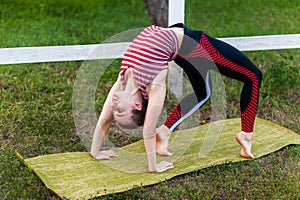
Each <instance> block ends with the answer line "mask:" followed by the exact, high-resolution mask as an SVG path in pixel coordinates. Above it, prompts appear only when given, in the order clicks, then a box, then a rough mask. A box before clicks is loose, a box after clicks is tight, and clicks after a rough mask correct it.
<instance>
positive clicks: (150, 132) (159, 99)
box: [143, 70, 173, 172]
mask: <svg viewBox="0 0 300 200" xmlns="http://www.w3.org/2000/svg"><path fill="white" fill-rule="evenodd" d="M166 76H167V70H163V71H161V72H160V73H159V74H158V75H157V76H156V78H155V79H154V80H153V82H152V83H151V85H150V88H149V91H148V93H149V95H148V96H149V102H148V108H147V113H146V117H145V122H144V129H143V137H144V142H145V148H146V152H147V157H148V170H149V171H150V172H163V171H165V170H167V169H170V168H173V163H168V162H162V163H159V164H157V163H156V125H157V121H158V118H159V116H160V113H161V111H162V108H163V104H164V100H165V96H166Z"/></svg>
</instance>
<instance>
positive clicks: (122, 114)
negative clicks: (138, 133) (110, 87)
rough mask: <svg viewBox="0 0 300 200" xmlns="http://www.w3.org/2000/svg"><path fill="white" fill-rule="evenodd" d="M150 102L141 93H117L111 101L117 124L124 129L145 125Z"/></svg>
mask: <svg viewBox="0 0 300 200" xmlns="http://www.w3.org/2000/svg"><path fill="white" fill-rule="evenodd" d="M147 105H148V101H147V100H145V99H144V98H143V97H142V95H141V93H140V91H136V92H134V93H128V92H126V91H117V92H115V93H114V94H113V96H112V99H111V107H112V111H113V116H114V119H115V120H116V122H117V123H118V124H119V125H120V126H121V127H124V128H135V127H137V126H142V125H143V124H144V120H145V115H146V110H147Z"/></svg>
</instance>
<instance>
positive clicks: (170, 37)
mask: <svg viewBox="0 0 300 200" xmlns="http://www.w3.org/2000/svg"><path fill="white" fill-rule="evenodd" d="M177 53H178V40H177V36H176V34H175V32H174V31H172V30H170V29H166V28H161V27H158V26H156V25H152V26H149V27H147V28H145V29H144V30H143V31H142V32H141V33H140V34H139V35H138V36H137V37H136V38H135V39H134V40H133V41H132V43H131V44H130V46H129V47H128V49H127V50H126V52H125V54H124V56H123V59H122V64H121V71H120V76H121V81H123V83H124V73H125V71H126V70H127V69H128V68H131V69H132V72H133V77H134V79H135V80H136V81H137V83H138V87H139V89H140V90H141V92H142V95H143V97H144V98H145V99H147V98H148V96H147V94H146V88H147V86H148V85H149V84H150V83H151V82H152V80H153V79H154V78H155V77H156V75H157V74H158V73H159V72H160V71H162V70H164V69H167V68H168V62H169V61H171V60H172V59H174V58H175V56H176V55H177Z"/></svg>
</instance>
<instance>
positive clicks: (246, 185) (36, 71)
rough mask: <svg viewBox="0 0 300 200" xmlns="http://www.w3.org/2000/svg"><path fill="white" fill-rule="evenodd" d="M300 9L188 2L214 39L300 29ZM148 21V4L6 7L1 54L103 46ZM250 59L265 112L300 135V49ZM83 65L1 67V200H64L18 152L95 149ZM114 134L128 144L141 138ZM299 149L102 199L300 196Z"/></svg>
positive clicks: (23, 1) (0, 10)
mask: <svg viewBox="0 0 300 200" xmlns="http://www.w3.org/2000/svg"><path fill="white" fill-rule="evenodd" d="M299 10H300V4H299V2H298V1H295V0H282V1H280V0H275V1H274V0H272V1H271V0H268V1H259V0H253V1H250V0H244V1H239V0H231V1H220V0H214V1H202V0H201V1H199V0H188V1H186V21H185V22H186V24H187V26H189V27H191V28H195V29H202V30H204V31H205V32H207V33H208V34H210V35H212V36H214V37H232V36H249V35H268V34H287V33H300V22H299V18H300V13H299ZM147 25H150V22H149V17H148V15H147V12H146V10H145V8H144V4H143V2H142V1H138V0H130V1H117V0H110V1H108V0H88V1H80V0H74V1H70V0H61V1H54V0H47V1H39V0H32V1H28V0H13V1H8V0H1V1H0V47H1V48H6V47H25V46H45V45H72V44H74V45H75V44H98V43H101V42H102V41H103V40H105V39H107V38H109V37H110V36H113V35H115V34H117V33H120V32H122V31H126V30H130V29H133V28H140V27H145V26H147ZM245 53H246V54H247V55H248V56H249V57H250V59H252V60H253V61H254V63H256V64H257V65H258V66H259V67H260V68H261V70H262V72H263V74H264V81H263V84H262V88H261V99H260V106H259V112H258V116H259V117H261V118H263V119H267V120H270V121H272V122H275V123H277V124H280V125H282V126H284V127H287V128H289V129H291V130H293V131H294V132H296V133H298V134H300V125H299V124H300V116H299V113H300V107H299V106H298V105H299V104H300V96H299V94H300V49H293V50H276V51H257V52H245ZM81 64H82V62H57V63H37V64H20V65H2V66H0V91H1V92H0V99H1V100H0V150H1V154H0V177H1V178H0V187H1V188H0V199H57V197H56V196H55V195H54V194H53V193H52V192H51V191H49V190H48V189H47V188H46V187H45V186H44V185H43V184H42V182H41V181H40V180H39V179H38V178H37V177H36V176H35V175H34V174H33V173H32V172H31V171H30V170H28V169H27V168H25V167H24V166H23V165H21V164H20V162H19V161H18V160H17V158H16V156H15V151H18V152H20V154H21V155H23V156H24V157H26V158H27V157H34V156H38V155H44V154H51V153H61V152H68V151H86V148H85V146H84V145H83V143H82V142H81V140H80V138H79V137H78V135H77V133H76V130H75V125H74V121H73V116H72V91H73V83H74V80H75V78H76V73H77V72H78V69H79V67H80V65H81ZM119 66H120V60H116V61H115V62H113V64H112V65H111V67H110V68H109V70H106V71H105V75H104V76H103V77H102V78H101V86H100V89H99V90H98V92H97V98H96V103H97V108H96V110H97V111H98V112H99V111H100V110H101V105H102V104H103V101H104V99H105V95H106V92H107V91H108V88H109V87H110V86H111V84H112V83H113V81H114V80H115V78H116V76H117V73H118V67H119ZM224 82H225V84H226V92H227V110H228V111H227V117H229V118H233V117H239V109H238V105H239V93H240V91H241V84H240V83H238V82H236V81H233V80H227V79H224ZM204 117H205V116H204ZM203 120H205V118H204V119H203ZM113 130H114V129H113ZM109 134H110V135H112V136H113V137H115V138H117V144H118V145H124V144H127V143H130V142H132V141H134V140H135V139H136V138H132V137H131V136H129V135H120V134H119V133H116V132H114V131H111V132H110V133H109ZM270 134H272V133H270ZM254 145H255V144H254ZM299 152H300V146H299V145H295V146H289V147H287V148H284V149H283V150H280V151H278V152H275V153H272V154H270V155H268V156H265V157H263V158H259V159H255V160H249V161H247V162H242V163H228V164H226V165H222V166H216V167H210V168H207V169H203V170H200V171H196V172H193V173H190V174H186V175H183V176H180V177H176V178H173V179H172V180H169V181H165V182H162V183H159V184H157V185H153V186H147V187H136V188H134V189H133V190H131V191H127V192H124V193H121V194H113V195H108V196H104V197H101V198H99V199H233V198H234V199H299V198H300V180H299V177H300V159H299V157H300V153H299Z"/></svg>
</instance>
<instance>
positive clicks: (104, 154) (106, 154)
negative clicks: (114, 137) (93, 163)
mask: <svg viewBox="0 0 300 200" xmlns="http://www.w3.org/2000/svg"><path fill="white" fill-rule="evenodd" d="M118 156H119V155H118V154H117V153H116V152H114V151H111V150H109V151H100V152H99V154H98V155H96V156H95V158H96V159H97V160H111V159H112V158H113V157H118Z"/></svg>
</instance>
